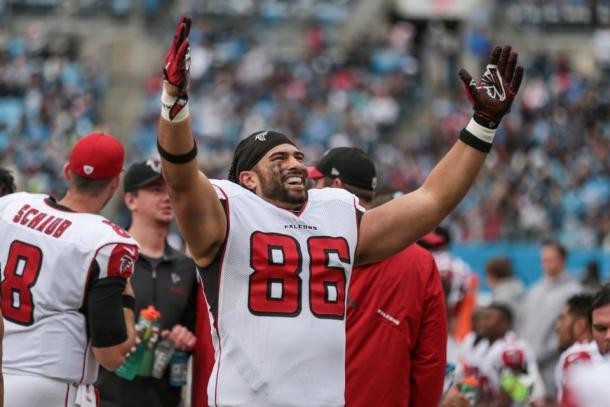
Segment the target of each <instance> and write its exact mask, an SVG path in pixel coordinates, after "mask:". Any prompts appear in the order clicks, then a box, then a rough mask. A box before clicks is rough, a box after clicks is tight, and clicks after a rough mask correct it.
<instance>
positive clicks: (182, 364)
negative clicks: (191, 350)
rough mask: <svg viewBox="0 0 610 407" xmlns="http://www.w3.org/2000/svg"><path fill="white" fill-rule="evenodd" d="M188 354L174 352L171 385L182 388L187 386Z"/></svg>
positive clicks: (170, 376) (171, 364)
mask: <svg viewBox="0 0 610 407" xmlns="http://www.w3.org/2000/svg"><path fill="white" fill-rule="evenodd" d="M188 358H189V355H188V353H186V352H184V351H181V350H177V351H175V352H174V354H173V356H172V359H171V362H170V373H169V384H170V386H174V387H180V386H184V385H185V384H186V379H187V377H186V376H187V373H188Z"/></svg>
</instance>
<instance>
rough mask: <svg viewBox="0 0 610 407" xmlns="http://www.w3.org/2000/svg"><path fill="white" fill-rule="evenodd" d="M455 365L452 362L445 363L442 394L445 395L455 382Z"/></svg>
mask: <svg viewBox="0 0 610 407" xmlns="http://www.w3.org/2000/svg"><path fill="white" fill-rule="evenodd" d="M455 375H456V367H455V364H454V363H451V362H447V364H446V365H445V381H444V383H443V394H444V395H446V394H447V393H448V392H449V390H451V389H452V388H453V385H454V384H455Z"/></svg>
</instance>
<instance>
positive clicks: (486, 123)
mask: <svg viewBox="0 0 610 407" xmlns="http://www.w3.org/2000/svg"><path fill="white" fill-rule="evenodd" d="M472 118H473V119H474V121H475V122H477V123H478V124H480V125H481V126H483V127H487V128H488V129H492V130H495V129H497V128H498V126H499V125H500V121H497V122H496V121H493V120H491V119H488V118H487V117H485V116H482V115H480V114H479V113H477V112H474V114H473V115H472Z"/></svg>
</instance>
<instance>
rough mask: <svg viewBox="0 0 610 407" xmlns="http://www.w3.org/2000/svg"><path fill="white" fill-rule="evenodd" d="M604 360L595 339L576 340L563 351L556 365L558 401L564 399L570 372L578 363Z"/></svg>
mask: <svg viewBox="0 0 610 407" xmlns="http://www.w3.org/2000/svg"><path fill="white" fill-rule="evenodd" d="M601 360H603V358H602V355H601V354H600V353H599V349H598V348H597V344H596V343H595V341H591V342H576V343H574V344H573V345H572V346H570V347H569V348H568V349H566V350H565V351H563V353H562V354H561V356H560V357H559V361H558V362H557V366H555V384H556V386H557V401H561V400H562V399H563V388H564V386H565V384H566V377H567V375H568V372H569V371H570V370H572V368H573V367H574V366H576V365H581V364H588V363H595V362H599V361H601Z"/></svg>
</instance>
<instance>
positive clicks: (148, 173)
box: [123, 159, 163, 192]
mask: <svg viewBox="0 0 610 407" xmlns="http://www.w3.org/2000/svg"><path fill="white" fill-rule="evenodd" d="M160 178H163V175H162V174H161V162H160V161H159V160H153V159H151V160H147V161H141V162H137V163H134V164H131V166H130V167H129V168H128V169H127V173H126V174H125V178H123V190H124V191H125V192H133V191H136V190H138V189H140V188H142V187H145V186H146V185H148V184H151V183H153V182H155V181H157V180H158V179H160Z"/></svg>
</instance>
